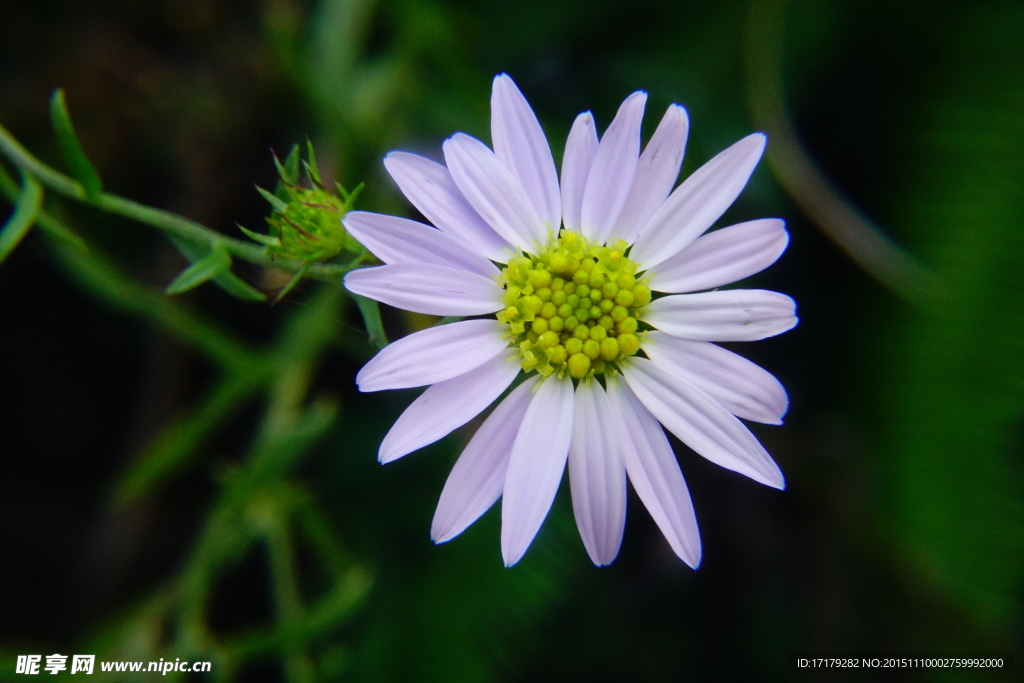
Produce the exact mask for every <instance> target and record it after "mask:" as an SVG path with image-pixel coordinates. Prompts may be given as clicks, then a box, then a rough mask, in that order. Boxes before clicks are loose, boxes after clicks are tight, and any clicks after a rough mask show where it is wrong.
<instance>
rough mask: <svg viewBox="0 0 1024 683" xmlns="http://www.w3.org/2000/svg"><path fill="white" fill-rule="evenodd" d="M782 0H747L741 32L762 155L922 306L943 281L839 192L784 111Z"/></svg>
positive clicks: (797, 194) (820, 221) (818, 218)
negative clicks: (764, 143)
mask: <svg viewBox="0 0 1024 683" xmlns="http://www.w3.org/2000/svg"><path fill="white" fill-rule="evenodd" d="M787 5H788V0H754V2H752V4H751V6H750V15H749V18H748V24H747V39H746V45H747V47H746V62H747V65H746V68H747V89H748V90H747V96H748V100H749V105H750V111H751V115H752V117H753V119H754V125H755V126H757V127H758V128H760V129H761V130H764V131H765V132H767V133H768V135H769V136H770V138H771V145H769V147H768V151H767V154H766V159H767V161H768V165H769V166H770V167H771V169H772V171H773V172H774V173H775V176H776V178H778V181H779V184H780V185H782V187H783V189H785V190H786V192H787V193H789V195H790V197H792V198H793V201H795V202H796V204H797V205H798V206H799V207H800V208H801V209H802V210H803V211H804V212H805V213H806V214H807V216H808V217H809V218H810V219H811V220H812V221H813V222H814V224H815V225H817V226H818V228H819V229H820V230H821V231H822V232H823V233H825V236H826V237H828V238H829V239H830V240H832V241H833V242H834V243H835V244H836V245H838V246H839V248H840V249H842V250H843V251H844V252H846V254H847V256H849V257H850V258H851V259H852V260H853V261H854V262H855V263H856V264H857V265H859V266H860V267H861V268H863V269H864V271H865V272H867V273H868V275H870V276H871V277H873V278H875V279H876V280H878V281H879V282H881V283H882V284H883V285H884V286H886V287H887V288H888V289H889V290H891V291H892V292H894V293H895V294H897V295H898V296H899V297H901V298H902V299H904V300H905V301H907V302H909V303H911V304H914V305H915V306H917V307H919V308H923V309H931V308H933V307H934V306H935V305H936V304H937V303H938V302H939V301H940V300H941V297H942V293H943V290H944V284H943V281H942V280H941V279H940V277H939V276H938V275H936V274H935V273H934V272H933V271H931V270H929V269H928V268H927V267H926V266H925V265H923V264H922V263H921V262H919V261H918V260H917V259H915V258H914V257H913V256H912V255H910V254H908V253H907V252H906V251H905V250H904V249H902V248H901V247H900V246H899V245H898V244H896V243H895V242H893V241H892V240H891V239H890V238H889V237H888V236H887V235H886V234H885V233H884V232H882V230H881V229H880V228H879V227H878V226H877V225H875V224H874V223H873V222H872V221H871V219H870V218H868V217H867V216H865V215H864V214H863V213H861V212H860V211H859V210H858V209H857V208H856V207H854V206H852V205H851V204H850V202H849V201H848V200H847V199H846V198H845V197H843V195H842V193H841V192H840V191H839V190H838V189H837V188H836V187H835V186H834V185H833V184H832V183H831V182H830V181H829V180H828V178H827V177H826V176H825V174H824V173H822V171H821V170H820V169H819V168H818V167H817V166H816V165H815V163H814V161H813V160H812V159H811V157H810V155H809V154H808V152H807V150H806V149H805V147H804V146H803V144H802V142H801V141H800V139H799V137H798V135H797V132H796V129H795V128H794V126H793V123H792V121H791V119H790V117H789V113H788V111H787V110H786V103H785V98H784V92H783V83H782V37H783V28H784V25H785V14H786V9H787Z"/></svg>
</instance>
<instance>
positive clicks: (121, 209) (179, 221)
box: [0, 125, 360, 283]
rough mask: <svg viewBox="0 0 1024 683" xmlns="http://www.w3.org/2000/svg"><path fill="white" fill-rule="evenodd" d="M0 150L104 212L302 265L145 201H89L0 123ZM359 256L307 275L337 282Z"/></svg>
mask: <svg viewBox="0 0 1024 683" xmlns="http://www.w3.org/2000/svg"><path fill="white" fill-rule="evenodd" d="M0 153H3V154H4V156H6V157H7V158H8V159H9V160H10V161H11V163H13V164H14V165H15V166H17V167H18V168H19V169H21V170H22V172H24V173H25V174H27V175H31V176H33V177H35V178H36V179H37V180H39V182H40V183H42V184H43V185H45V186H46V187H48V188H49V189H51V190H53V191H54V192H56V193H58V194H61V195H64V196H65V197H68V198H70V199H74V200H77V201H80V202H83V203H86V204H90V205H92V206H95V207H97V208H99V209H101V210H103V211H107V212H108V213H113V214H117V215H119V216H123V217H125V218H129V219H131V220H134V221H137V222H139V223H143V224H145V225H149V226H150V227H154V228H157V229H159V230H163V231H164V232H166V233H169V234H171V235H176V236H178V237H180V238H182V239H186V240H189V241H190V242H195V243H197V244H203V245H206V246H207V247H209V248H211V249H212V248H213V246H214V244H216V243H217V242H221V243H223V244H224V246H225V247H227V250H228V251H229V252H231V254H232V255H233V256H236V257H238V258H240V259H243V260H245V261H249V262H250V263H255V264H257V265H261V266H266V267H272V268H277V269H280V270H285V271H288V272H293V273H294V272H296V271H298V270H299V269H300V268H302V267H303V265H304V262H303V261H295V260H287V259H276V260H271V258H270V256H268V255H267V254H266V253H265V252H264V249H263V247H261V246H258V245H255V244H252V243H250V242H246V241H243V240H240V239H236V238H233V237H228V236H226V235H223V234H222V233H220V232H217V231H216V230H213V229H211V228H208V227H206V226H205V225H202V224H201V223H197V222H195V221H193V220H189V219H188V218H184V217H183V216H178V215H177V214H174V213H171V212H169V211H164V210H162V209H156V208H153V207H151V206H146V205H145V204H140V203H138V202H135V201H132V200H130V199H125V198H124V197H119V196H117V195H113V194H110V193H107V192H103V193H100V194H99V195H98V196H97V197H96V198H95V200H90V199H89V198H88V196H87V195H86V192H85V188H84V187H82V184H81V183H79V182H78V181H76V180H74V179H72V178H70V177H69V176H66V175H64V174H63V173H61V172H60V171H57V170H56V169H54V168H52V167H51V166H48V165H46V164H44V163H43V162H42V161H40V160H39V159H37V158H36V157H34V156H33V155H32V154H31V153H30V152H29V151H28V150H27V149H25V148H24V147H22V145H21V143H19V142H18V141H17V140H16V139H15V138H14V136H13V135H11V133H10V132H9V131H8V130H7V129H6V128H4V127H3V126H2V125H0ZM359 263H360V260H359V259H354V260H353V261H352V262H351V263H347V264H337V263H316V264H312V265H311V266H309V270H308V272H307V273H306V276H307V277H311V278H314V279H316V280H323V281H326V282H335V283H338V282H340V281H341V278H342V277H344V275H345V273H347V272H349V271H350V270H352V269H353V268H354V267H356V266H358V265H359Z"/></svg>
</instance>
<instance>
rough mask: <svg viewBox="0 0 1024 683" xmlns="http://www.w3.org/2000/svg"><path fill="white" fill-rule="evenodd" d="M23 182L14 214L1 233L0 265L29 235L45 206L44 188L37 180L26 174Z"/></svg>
mask: <svg viewBox="0 0 1024 683" xmlns="http://www.w3.org/2000/svg"><path fill="white" fill-rule="evenodd" d="M22 180H23V182H22V187H21V192H20V193H19V195H18V199H17V201H16V203H15V205H14V214H12V215H11V218H10V220H8V221H7V223H6V224H5V225H4V229H3V231H2V232H0V263H3V261H4V259H6V258H7V256H8V255H9V254H10V253H11V252H12V251H14V248H15V247H16V246H18V244H19V243H20V242H21V240H23V239H24V238H25V235H27V234H28V231H29V230H30V229H31V228H32V225H33V224H34V223H35V222H36V217H37V216H39V208H40V207H41V206H42V204H43V188H42V187H40V186H39V183H38V182H36V179H35V178H33V177H32V176H30V175H29V174H27V173H25V174H23V177H22Z"/></svg>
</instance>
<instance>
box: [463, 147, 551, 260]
mask: <svg viewBox="0 0 1024 683" xmlns="http://www.w3.org/2000/svg"><path fill="white" fill-rule="evenodd" d="M443 148H444V159H445V161H446V162H447V163H448V170H449V171H451V174H452V179H453V180H454V181H455V184H456V185H457V186H458V188H459V191H460V192H462V196H464V197H465V198H466V200H467V201H468V202H469V204H470V206H472V207H473V208H474V209H475V210H476V212H477V213H478V214H480V216H481V217H482V218H483V219H484V220H485V221H487V223H488V224H489V225H490V226H491V227H492V228H494V231H495V232H497V233H498V234H499V235H501V236H502V237H503V238H505V240H506V241H507V242H508V243H509V244H511V245H513V246H515V247H518V248H519V249H523V250H529V251H536V249H535V248H534V247H533V243H534V242H536V243H538V244H544V243H545V242H546V241H547V228H546V227H545V225H544V222H543V221H541V219H540V218H539V217H538V216H537V212H536V211H535V210H534V208H533V204H532V203H531V202H530V200H529V199H528V198H527V197H526V193H525V192H524V191H523V186H522V185H521V184H520V183H519V181H518V180H517V179H516V178H515V176H513V175H512V172H511V171H510V170H508V169H507V168H505V165H504V164H503V163H501V161H499V160H498V157H496V156H494V152H492V151H491V150H490V149H488V148H487V145H485V144H484V143H482V142H480V141H479V140H477V139H476V138H472V137H470V136H468V135H466V134H464V133H456V134H455V135H453V136H452V137H450V138H448V139H447V140H445V141H444V145H443Z"/></svg>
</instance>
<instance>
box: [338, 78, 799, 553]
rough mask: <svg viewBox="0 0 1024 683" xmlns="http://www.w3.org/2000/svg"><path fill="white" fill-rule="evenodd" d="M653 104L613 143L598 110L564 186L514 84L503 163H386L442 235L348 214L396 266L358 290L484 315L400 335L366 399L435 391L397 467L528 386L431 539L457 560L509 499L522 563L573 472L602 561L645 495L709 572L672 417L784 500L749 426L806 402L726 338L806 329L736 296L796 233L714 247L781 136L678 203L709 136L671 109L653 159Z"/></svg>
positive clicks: (500, 101)
mask: <svg viewBox="0 0 1024 683" xmlns="http://www.w3.org/2000/svg"><path fill="white" fill-rule="evenodd" d="M646 99H647V96H646V94H645V93H643V92H636V93H633V94H632V95H630V96H629V97H628V98H627V99H626V100H625V101H624V102H623V103H622V106H621V107H620V108H619V111H618V113H617V114H616V116H615V119H614V120H613V121H612V123H611V125H609V126H608V129H607V130H606V131H605V133H604V136H603V137H602V138H601V139H600V141H599V140H598V136H597V133H596V126H595V123H594V118H593V116H592V115H591V114H590V113H589V112H586V113H583V114H580V115H579V117H577V119H576V121H575V123H574V124H573V126H572V129H571V131H570V133H569V137H568V140H567V142H566V146H565V154H564V158H563V161H562V172H561V182H559V176H558V174H557V173H556V171H555V163H554V160H553V158H552V155H551V151H550V149H549V147H548V143H547V139H546V138H545V136H544V132H543V131H542V130H541V127H540V124H539V122H538V121H537V118H536V116H535V115H534V113H533V110H532V109H531V108H530V106H529V104H528V103H527V102H526V99H525V98H524V97H523V95H522V93H521V92H520V91H519V89H518V88H517V87H516V85H515V83H513V82H512V79H511V78H509V77H508V76H507V75H505V74H502V75H499V76H497V77H496V78H495V79H494V87H493V92H492V95H491V137H492V139H493V143H494V150H493V151H492V150H491V149H489V148H488V147H487V146H486V145H484V143H482V142H480V141H479V140H476V139H474V138H472V137H470V136H468V135H465V134H463V133H457V134H455V135H454V136H453V137H451V138H449V139H448V140H446V141H445V143H444V145H443V150H444V159H445V162H446V165H447V166H442V165H441V164H438V163H435V162H433V161H430V160H428V159H425V158H423V157H420V156H417V155H414V154H409V153H406V152H392V153H390V154H388V155H387V157H386V158H385V160H384V165H385V167H386V168H387V170H388V172H389V173H390V174H391V176H392V178H394V180H395V182H397V183H398V186H399V188H400V189H401V190H402V192H403V193H404V194H405V196H406V197H407V198H408V199H409V201H410V202H412V204H413V205H414V206H415V207H416V208H417V209H419V211H420V212H421V213H422V214H423V215H424V216H425V217H426V218H427V219H428V220H429V221H430V222H431V223H433V224H434V226H436V227H431V226H428V225H424V224H422V223H418V222H415V221H411V220H406V219H404V218H396V217H394V216H386V215H379V214H373V213H366V212H353V213H350V214H348V215H347V216H346V218H345V226H346V228H347V229H348V230H349V232H350V233H351V234H352V235H353V236H355V237H356V238H357V239H359V241H360V242H362V243H363V244H364V245H365V246H366V247H367V248H368V249H369V250H370V251H371V252H373V253H374V254H376V255H377V256H378V257H379V258H380V259H381V260H382V261H383V262H384V263H385V264H386V265H383V266H379V267H375V268H366V269H362V270H358V271H354V272H351V273H349V274H348V276H347V277H346V279H345V284H346V286H347V287H348V289H349V290H351V291H352V292H354V293H357V294H361V295H363V296H367V297H370V298H372V299H376V300H378V301H381V302H384V303H386V304H389V305H391V306H395V307H398V308H404V309H407V310H410V311H416V312H419V313H428V314H434V315H442V316H469V317H471V319H469V320H463V321H461V322H453V323H449V324H446V325H439V326H436V327H432V328H430V329H426V330H423V331H420V332H416V333H415V334H411V335H409V336H407V337H405V338H403V339H400V340H398V341H396V342H394V343H393V344H391V345H389V346H388V347H386V348H385V349H383V350H382V351H381V352H380V353H379V354H378V355H377V356H376V357H374V358H373V359H372V360H370V362H369V363H367V364H366V366H365V367H363V369H362V370H361V371H360V372H359V375H358V377H357V378H356V381H357V383H358V385H359V388H360V390H361V391H381V390H384V389H400V388H406V387H417V386H426V385H430V387H429V388H428V389H427V390H426V391H425V392H424V393H423V394H422V395H421V396H420V397H419V398H417V399H416V400H415V401H414V402H413V403H412V405H410V406H409V408H408V409H407V410H406V411H405V412H404V413H403V414H402V415H401V416H400V417H399V418H398V420H397V421H396V422H395V424H394V426H393V427H392V428H391V430H390V431H389V432H388V434H387V436H386V437H385V438H384V441H383V443H382V444H381V447H380V455H379V457H380V461H381V462H383V463H388V462H391V461H393V460H395V459H397V458H399V457H401V456H403V455H406V454H408V453H410V452H412V451H414V450H416V449H418V448H422V447H423V446H426V445H427V444H430V443H432V442H434V441H437V440H438V439H440V438H442V437H443V436H445V435H446V434H448V433H449V432H451V431H452V430H454V429H456V428H457V427H459V426H461V425H463V424H465V423H466V422H468V421H469V420H471V419H472V418H473V417H475V416H476V415H478V414H480V413H481V412H482V411H483V410H485V409H486V408H487V407H488V406H489V405H491V404H492V403H493V402H494V401H495V400H497V399H498V398H499V397H500V396H501V395H502V394H503V393H504V392H505V391H506V390H507V389H508V388H509V387H510V386H512V385H513V383H514V382H515V381H516V380H517V378H520V377H525V379H524V380H523V381H522V382H521V383H520V384H519V385H518V386H517V387H515V388H514V389H513V390H512V391H511V393H509V394H508V395H507V396H506V397H505V398H504V400H502V401H501V402H500V403H499V404H498V405H497V407H496V408H495V409H494V411H493V412H492V413H491V414H490V416H489V417H488V418H487V419H486V420H485V421H484V422H483V424H482V425H481V427H480V428H479V430H478V431H477V432H476V434H475V435H474V436H473V438H472V439H471V440H470V442H469V444H468V445H467V446H466V448H465V449H464V450H463V452H462V455H461V456H460V457H459V459H458V461H457V462H456V464H455V466H454V468H453V469H452V471H451V474H450V475H449V477H448V480H447V482H446V483H445V486H444V490H443V491H442V493H441V499H440V501H439V503H438V506H437V512H436V513H435V515H434V520H433V524H432V527H431V536H432V538H433V539H434V541H435V542H437V543H443V542H446V541H449V540H451V539H452V538H454V537H455V536H457V535H458V534H460V533H461V532H462V531H463V530H464V529H465V528H466V527H468V526H469V525H470V524H472V523H473V522H474V521H475V520H476V519H477V518H478V517H479V516H480V515H482V514H483V513H484V512H486V511H487V509H488V508H490V507H491V505H493V504H494V503H495V502H496V501H497V500H498V498H502V508H501V514H502V516H501V522H502V527H501V550H502V556H503V558H504V561H505V564H506V566H511V565H514V564H515V563H517V562H518V561H519V560H520V559H521V558H522V556H523V554H524V553H525V552H526V550H527V548H528V547H529V545H530V543H531V542H532V540H533V538H534V536H535V535H536V533H537V531H538V529H539V528H540V526H541V523H542V522H543V521H544V518H545V517H546V515H547V513H548V510H549V508H550V506H551V503H552V501H553V500H554V496H555V492H556V491H557V489H558V486H559V483H560V481H561V478H562V472H563V470H564V469H565V467H566V464H567V463H568V469H569V482H570V487H571V492H572V502H573V510H574V512H575V516H576V523H577V526H578V528H579V531H580V535H581V536H582V538H583V543H584V545H585V547H586V549H587V553H588V554H589V555H590V558H591V559H592V560H593V562H594V563H595V564H596V565H599V566H600V565H606V564H609V563H611V562H612V561H613V560H614V559H615V557H616V555H617V554H618V551H619V546H620V545H621V541H622V534H623V528H624V525H625V516H626V481H627V478H628V480H629V481H630V482H632V485H633V488H634V489H635V490H636V492H637V494H638V495H639V497H640V499H641V500H642V501H643V503H644V505H645V506H646V507H647V509H648V510H649V511H650V513H651V516H652V517H653V518H654V521H655V522H656V523H657V524H658V526H659V527H660V529H661V531H662V532H663V533H664V535H665V538H666V539H667V540H668V542H669V544H670V545H671V547H672V549H673V550H674V551H675V553H676V554H677V555H678V556H679V557H680V558H681V559H682V560H683V561H684V562H686V563H687V564H688V565H690V566H691V567H697V565H698V564H699V563H700V557H701V548H700V537H699V533H698V530H697V522H696V518H695V516H694V512H693V506H692V503H691V501H690V495H689V492H688V491H687V487H686V483H685V481H684V479H683V475H682V472H681V470H680V468H679V464H678V462H677V460H676V458H675V455H674V454H673V452H672V449H671V447H670V445H669V442H668V439H667V437H666V435H665V433H664V431H663V430H662V429H661V426H659V424H658V423H659V422H660V423H661V425H664V427H665V428H666V429H668V430H669V431H670V432H672V433H673V434H675V435H676V436H677V437H679V439H680V440H681V441H682V442H683V443H685V444H686V445H687V446H689V447H690V448H691V449H693V450H694V451H696V452H697V453H699V454H700V455H702V456H704V457H705V458H707V459H708V460H711V461H712V462H714V463H717V464H719V465H721V466H722V467H725V468H727V469H731V470H734V471H736V472H739V473H741V474H745V475H747V476H748V477H750V478H752V479H754V480H755V481H759V482H761V483H763V484H767V485H768V486H773V487H775V488H779V489H781V488H783V487H784V482H783V476H782V473H781V471H780V470H779V468H778V466H777V465H776V464H775V462H774V461H773V460H772V459H771V457H770V456H769V455H768V453H767V452H766V451H765V450H764V448H763V447H762V446H761V444H760V443H759V442H758V441H757V439H756V438H755V437H754V436H753V434H751V433H750V431H749V430H748V429H747V428H746V427H745V426H744V425H743V424H742V423H741V422H740V420H739V419H737V418H744V419H746V420H752V421H755V422H762V423H767V424H781V422H782V417H783V415H784V414H785V412H786V409H787V407H788V405H789V401H788V398H787V396H786V392H785V389H783V387H782V385H781V384H780V383H779V382H778V381H777V380H776V379H775V378H774V377H773V376H772V375H770V374H769V373H768V372H766V371H765V370H763V369H761V368H760V367H758V366H756V365H754V364H753V363H751V362H750V361H748V360H746V359H744V358H742V357H740V356H738V355H736V354H734V353H732V352H731V351H727V350H725V349H723V348H722V347H720V346H717V345H715V344H713V343H711V342H714V341H752V340H756V339H763V338H765V337H770V336H773V335H776V334H780V333H781V332H785V331H786V330H788V329H790V328H792V327H793V326H794V325H796V323H797V318H796V316H795V304H794V302H793V300H792V299H790V298H789V297H787V296H785V295H782V294H778V293H776V292H769V291H764V290H747V289H735V290H716V289H715V288H717V287H720V286H722V285H725V284H728V283H731V282H735V281H737V280H740V279H743V278H745V277H747V276H749V275H752V274H754V273H756V272H759V271H760V270H762V269H764V268H766V267H767V266H769V265H771V264H772V263H773V262H774V261H775V260H776V259H777V258H778V257H779V255H780V254H781V253H782V252H783V250H785V248H786V245H787V243H788V235H787V233H786V231H785V227H784V224H783V222H782V221H781V220H778V219H765V220H755V221H750V222H747V223H741V224H739V225H734V226H731V227H726V228H722V229H719V230H716V231H714V232H711V233H709V234H703V233H705V232H706V231H707V230H708V228H710V227H711V225H712V224H713V223H714V222H715V221H716V220H717V219H718V218H719V217H720V216H721V215H722V213H723V212H724V211H725V210H726V209H727V208H728V207H729V206H730V205H731V204H732V202H733V201H734V200H735V199H736V197H737V196H738V195H739V193H740V192H741V191H742V189H743V187H744V186H745V185H746V183H747V179H748V178H749V177H750V174H751V173H752V172H753V169H754V167H755V165H756V164H757V162H758V160H759V159H760V157H761V154H762V152H763V150H764V145H765V136H764V135H762V134H759V133H758V134H754V135H750V136H748V137H746V138H744V139H742V140H740V141H739V142H737V143H736V144H734V145H733V146H732V147H729V148H728V149H726V150H725V151H723V152H722V153H720V154H719V155H718V156H716V157H714V158H713V159H711V160H710V161H709V162H708V163H706V164H705V165H704V166H702V167H701V168H700V169H699V170H697V171H696V172H695V173H694V174H693V175H691V176H690V177H689V178H688V179H686V181H685V182H683V183H682V184H681V185H679V187H677V188H675V190H673V186H674V185H675V181H676V178H677V176H678V175H679V169H680V166H681V164H682V158H683V149H684V147H685V144H686V137H687V132H688V128H689V120H688V117H687V115H686V111H685V110H684V109H683V108H682V107H680V106H678V105H672V106H671V107H669V109H668V111H667V112H666V114H665V116H664V118H663V119H662V120H661V123H660V124H659V125H658V128H657V130H656V131H655V133H654V135H653V136H652V138H651V139H650V141H649V142H648V143H647V145H646V147H645V148H644V149H643V153H641V149H640V123H641V119H642V117H643V111H644V105H645V103H646ZM496 264H501V267H499V265H496ZM694 292H697V293H694ZM655 293H663V294H665V295H666V296H658V295H656V294H655ZM492 314H494V315H493V317H492ZM475 316H483V317H475Z"/></svg>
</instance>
